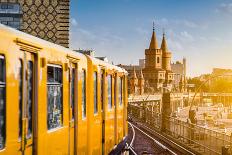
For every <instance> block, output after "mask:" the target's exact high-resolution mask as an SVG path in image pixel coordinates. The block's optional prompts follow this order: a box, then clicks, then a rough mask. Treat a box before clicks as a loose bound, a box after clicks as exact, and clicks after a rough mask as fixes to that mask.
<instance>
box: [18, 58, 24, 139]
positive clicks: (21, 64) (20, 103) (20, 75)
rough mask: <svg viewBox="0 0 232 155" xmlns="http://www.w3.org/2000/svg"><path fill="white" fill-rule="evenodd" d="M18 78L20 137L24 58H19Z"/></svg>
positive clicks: (20, 131)
mask: <svg viewBox="0 0 232 155" xmlns="http://www.w3.org/2000/svg"><path fill="white" fill-rule="evenodd" d="M18 76H19V77H18V79H19V112H18V115H19V138H21V136H22V101H23V100H22V99H23V96H22V95H23V63H22V60H19V70H18Z"/></svg>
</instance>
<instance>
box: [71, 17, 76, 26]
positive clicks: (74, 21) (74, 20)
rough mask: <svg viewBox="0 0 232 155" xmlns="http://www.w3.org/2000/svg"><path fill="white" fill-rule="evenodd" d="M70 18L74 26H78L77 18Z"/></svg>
mask: <svg viewBox="0 0 232 155" xmlns="http://www.w3.org/2000/svg"><path fill="white" fill-rule="evenodd" d="M70 20H71V21H70V22H71V25H72V26H78V23H77V20H76V19H75V18H71V19H70Z"/></svg>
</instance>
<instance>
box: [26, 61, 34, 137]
mask: <svg viewBox="0 0 232 155" xmlns="http://www.w3.org/2000/svg"><path fill="white" fill-rule="evenodd" d="M27 67H28V73H27V76H28V77H27V78H28V80H27V93H28V94H27V108H28V109H27V117H28V128H27V131H28V132H27V138H29V137H31V135H32V102H33V62H32V61H28V64H27Z"/></svg>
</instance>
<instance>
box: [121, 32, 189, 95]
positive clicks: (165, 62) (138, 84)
mask: <svg viewBox="0 0 232 155" xmlns="http://www.w3.org/2000/svg"><path fill="white" fill-rule="evenodd" d="M171 60H172V53H171V52H170V51H169V49H168V46H167V41H166V38H165V34H163V38H162V43H161V46H160V47H159V46H158V41H157V39H156V33H155V31H154V28H153V32H152V37H151V41H150V46H149V48H148V49H145V59H139V65H137V66H136V65H122V64H120V65H119V66H120V67H123V68H125V69H126V70H127V71H128V73H129V78H128V84H129V93H130V94H142V93H144V92H145V93H155V92H164V91H169V92H170V91H181V92H183V91H185V87H186V80H185V79H186V78H185V77H186V59H184V60H183V63H180V64H171ZM180 66H181V67H180ZM138 75H139V76H138Z"/></svg>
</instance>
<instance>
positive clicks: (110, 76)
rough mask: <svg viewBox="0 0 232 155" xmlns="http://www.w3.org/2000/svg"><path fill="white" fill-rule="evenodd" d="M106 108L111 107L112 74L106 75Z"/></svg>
mask: <svg viewBox="0 0 232 155" xmlns="http://www.w3.org/2000/svg"><path fill="white" fill-rule="evenodd" d="M107 79H108V108H109V109H111V108H112V75H108V77H107Z"/></svg>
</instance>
